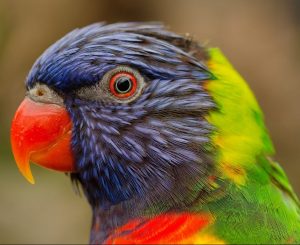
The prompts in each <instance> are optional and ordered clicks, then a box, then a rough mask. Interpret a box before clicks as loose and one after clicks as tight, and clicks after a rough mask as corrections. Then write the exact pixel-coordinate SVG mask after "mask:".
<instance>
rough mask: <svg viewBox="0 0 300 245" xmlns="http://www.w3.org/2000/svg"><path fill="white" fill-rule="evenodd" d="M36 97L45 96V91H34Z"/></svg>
mask: <svg viewBox="0 0 300 245" xmlns="http://www.w3.org/2000/svg"><path fill="white" fill-rule="evenodd" d="M36 95H37V96H44V95H45V90H43V89H38V90H37V91H36Z"/></svg>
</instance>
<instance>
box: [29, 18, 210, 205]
mask: <svg viewBox="0 0 300 245" xmlns="http://www.w3.org/2000/svg"><path fill="white" fill-rule="evenodd" d="M200 59H202V61H200ZM204 62H205V51H204V50H203V49H202V48H201V47H199V46H198V45H196V44H195V43H194V42H192V41H191V40H188V39H186V38H185V37H182V36H179V35H176V34H174V33H171V32H169V31H166V30H165V29H164V28H163V27H162V26H161V25H154V24H144V23H121V24H111V25H103V24H94V25H91V26H88V27H85V28H82V29H76V30H74V31H72V32H71V33H69V34H67V35H66V36H65V37H63V38H62V39H61V40H59V41H58V42H56V43H55V44H54V45H52V46H51V47H50V48H49V49H48V50H47V51H45V53H44V54H43V55H42V56H41V57H40V58H39V59H38V60H37V61H36V63H35V64H34V66H33V68H32V70H31V72H30V74H29V75H28V78H27V82H26V85H27V87H28V88H31V87H33V86H34V85H35V83H37V82H39V83H44V84H46V85H48V86H49V87H51V88H53V89H55V90H56V91H58V92H59V93H60V94H61V95H62V96H63V97H64V101H65V104H66V108H67V110H68V111H69V113H70V115H71V118H72V121H73V125H74V129H73V138H72V147H73V151H74V153H75V157H76V168H77V174H76V179H78V180H79V181H80V182H81V183H82V185H83V189H84V190H85V193H86V195H87V197H88V199H89V201H90V203H91V204H92V205H93V206H94V207H95V206H101V207H110V206H111V205H117V204H120V203H129V205H131V206H132V205H133V204H134V205H135V206H140V207H141V209H142V208H145V207H146V206H149V205H152V204H154V203H155V204H157V203H160V204H161V205H157V206H159V207H160V208H161V207H162V206H163V208H171V207H173V206H174V205H177V204H178V203H186V202H188V201H192V200H191V199H192V198H196V197H195V193H193V195H191V193H190V192H193V191H194V190H195V189H197V188H195V186H197V185H198V186H199V188H198V189H201V186H203V185H204V180H203V181H201V179H202V178H204V177H205V176H207V173H208V171H209V169H210V168H211V157H210V155H211V154H210V150H209V148H210V144H209V134H210V132H211V130H212V128H211V126H210V125H209V123H208V122H207V121H206V120H204V116H205V115H206V113H207V111H208V110H210V109H212V108H214V103H213V102H212V101H211V98H210V97H209V95H208V94H207V93H206V91H205V90H204V88H203V84H204V82H205V80H207V79H210V78H212V75H211V74H210V73H209V71H208V70H207V69H206V67H205V65H204ZM121 65H126V66H129V67H132V68H134V69H136V70H138V71H139V73H140V74H141V75H142V76H143V77H144V79H145V82H146V87H145V89H144V91H143V93H142V94H141V96H140V97H138V98H137V99H136V100H134V101H132V102H130V103H115V102H111V101H107V100H103V101H101V99H100V100H95V101H93V100H91V99H88V98H87V99H84V98H82V97H79V96H78V95H77V91H78V90H79V89H81V88H83V87H84V88H89V87H91V86H94V85H96V84H97V83H99V81H101V78H102V77H103V76H104V75H105V74H106V73H107V72H108V71H110V70H111V69H113V68H115V67H118V66H121ZM187 198H188V199H189V200H188V199H187ZM136 209H137V208H136Z"/></svg>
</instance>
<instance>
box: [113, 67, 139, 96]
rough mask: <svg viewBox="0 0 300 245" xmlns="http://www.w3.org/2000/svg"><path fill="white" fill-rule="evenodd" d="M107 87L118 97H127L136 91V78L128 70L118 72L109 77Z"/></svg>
mask: <svg viewBox="0 0 300 245" xmlns="http://www.w3.org/2000/svg"><path fill="white" fill-rule="evenodd" d="M109 89H110V91H111V93H112V94H113V95H114V96H116V97H118V98H121V99H122V98H124V99H125V98H129V97H130V96H132V95H133V94H134V93H135V92H136V89H137V79H136V77H135V76H134V74H132V73H130V72H124V71H121V72H118V73H116V74H114V75H113V76H112V78H111V79H110V82H109Z"/></svg>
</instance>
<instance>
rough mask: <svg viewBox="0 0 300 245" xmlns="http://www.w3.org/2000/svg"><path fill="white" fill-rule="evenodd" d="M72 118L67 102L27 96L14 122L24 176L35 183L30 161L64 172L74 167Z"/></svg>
mask: <svg viewBox="0 0 300 245" xmlns="http://www.w3.org/2000/svg"><path fill="white" fill-rule="evenodd" d="M71 131H72V122H71V119H70V117H69V114H68V112H67V111H66V109H65V108H64V107H63V106H59V105H56V104H44V103H39V102H35V101H33V100H31V99H30V98H27V97H26V98H25V99H24V100H23V102H22V103H21V105H20V106H19V108H18V110H17V112H16V114H15V116H14V118H13V121H12V126H11V145H12V151H13V155H14V158H15V161H16V163H17V165H18V168H19V170H20V171H21V173H22V174H23V175H24V177H25V178H26V179H27V180H28V181H29V182H30V183H32V184H33V183H34V179H33V176H32V173H31V170H30V162H33V163H35V164H38V165H41V166H43V167H46V168H50V169H54V170H59V171H63V172H72V171H74V156H73V153H72V150H71Z"/></svg>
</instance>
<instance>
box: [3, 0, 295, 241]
mask: <svg viewBox="0 0 300 245" xmlns="http://www.w3.org/2000/svg"><path fill="white" fill-rule="evenodd" d="M299 13H300V1H297V0H294V1H293V0H278V1H277V0H264V1H261V0H252V1H246V0H236V1H234V0H227V1H218V0H206V1H196V0H185V1H184V0H181V1H179V0H178V1H176V0H161V1H158V0H157V1H141V0H136V1H131V0H126V1H125V0H124V1H122V0H120V1H112V0H106V1H93V0H91V1H88V0H78V1H74V0H27V1H23V0H0V125H1V126H0V139H1V142H0V243H48V244H50V243H87V241H88V236H89V226H90V216H91V213H90V210H89V207H88V205H87V203H86V201H85V200H84V198H81V197H78V196H76V195H75V194H74V192H73V191H72V187H71V184H70V181H69V179H68V178H67V177H65V176H64V175H63V174H60V173H55V172H49V171H48V170H44V169H41V168H38V167H34V166H33V167H32V168H33V174H34V176H35V179H36V184H35V185H34V186H32V185H30V184H29V183H27V182H26V181H25V179H24V178H23V177H22V176H21V175H20V174H19V172H18V170H17V167H16V165H15V164H14V161H13V159H12V155H11V151H10V146H9V127H10V122H11V119H12V116H13V114H14V111H15V110H16V108H17V106H18V104H19V103H20V101H21V100H22V98H23V97H24V83H23V81H24V79H25V77H26V74H27V72H28V71H29V69H30V67H31V65H32V63H33V62H34V60H35V59H36V58H37V57H38V56H39V55H40V54H41V53H42V52H43V50H44V49H45V48H47V47H48V46H49V45H50V44H52V43H53V42H54V41H55V40H57V39H58V38H60V37H61V36H62V35H64V34H65V33H66V32H69V31H70V30H72V29H73V28H75V27H81V26H85V25H87V24H90V23H93V22H97V21H108V22H116V21H135V20H137V21H140V20H151V21H153V20H155V21H162V22H164V23H166V24H167V25H168V26H170V28H171V29H172V30H173V31H176V32H179V33H187V32H188V33H191V34H192V36H194V37H195V38H197V39H198V40H200V41H201V42H204V43H209V45H211V46H219V47H221V49H222V50H223V51H224V53H225V54H226V55H227V57H228V58H229V59H230V60H231V62H232V63H233V64H234V65H235V67H236V68H237V70H238V71H239V72H240V73H241V74H242V75H243V76H244V77H245V78H246V80H247V81H248V82H249V84H250V86H251V87H252V89H253V90H254V92H255V94H256V96H257V98H258V101H259V102H260V105H261V106H262V108H263V110H264V112H265V117H266V123H267V126H268V128H269V130H270V133H271V136H272V139H273V141H274V144H275V147H276V148H277V155H276V159H277V160H278V161H280V162H281V164H282V165H283V167H284V168H285V170H286V172H287V174H288V176H289V177H290V179H291V182H292V184H293V186H294V188H295V189H296V191H297V192H298V194H299V193H300V179H299V176H298V174H299V170H300V162H299V159H300V110H299V106H300V103H299V102H300V45H299V44H300V14H299Z"/></svg>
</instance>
